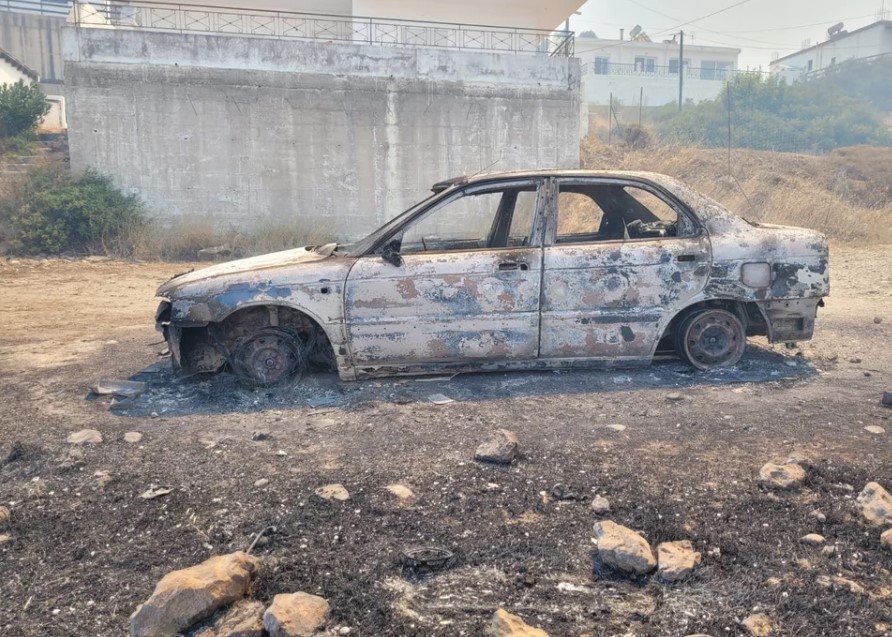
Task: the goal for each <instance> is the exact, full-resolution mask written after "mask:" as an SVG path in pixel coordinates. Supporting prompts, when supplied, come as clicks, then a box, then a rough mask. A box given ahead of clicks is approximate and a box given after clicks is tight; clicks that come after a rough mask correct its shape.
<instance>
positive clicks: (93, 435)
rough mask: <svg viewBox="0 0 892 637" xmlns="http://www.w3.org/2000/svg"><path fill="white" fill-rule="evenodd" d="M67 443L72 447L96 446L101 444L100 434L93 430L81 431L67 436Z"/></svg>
mask: <svg viewBox="0 0 892 637" xmlns="http://www.w3.org/2000/svg"><path fill="white" fill-rule="evenodd" d="M68 442H69V444H72V445H86V444H94V445H98V444H99V443H100V442H102V434H101V433H99V432H98V431H96V430H95V429H81V430H80V431H76V432H74V433H73V434H70V435H69V436H68Z"/></svg>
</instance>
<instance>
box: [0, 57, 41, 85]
mask: <svg viewBox="0 0 892 637" xmlns="http://www.w3.org/2000/svg"><path fill="white" fill-rule="evenodd" d="M19 80H22V81H23V82H25V83H30V82H39V81H40V76H39V75H38V74H37V71H35V70H33V69H31V68H29V67H27V66H25V65H24V64H22V63H21V62H19V61H18V60H17V59H15V58H14V57H12V56H11V55H10V54H9V53H7V52H6V51H4V50H3V49H0V84H15V83H16V82H18V81H19Z"/></svg>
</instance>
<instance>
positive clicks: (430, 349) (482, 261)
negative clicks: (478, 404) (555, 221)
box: [344, 179, 543, 375]
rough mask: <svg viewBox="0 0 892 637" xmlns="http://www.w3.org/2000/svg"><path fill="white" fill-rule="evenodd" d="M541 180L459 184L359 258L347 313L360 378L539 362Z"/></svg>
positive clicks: (351, 278) (350, 280)
mask: <svg viewBox="0 0 892 637" xmlns="http://www.w3.org/2000/svg"><path fill="white" fill-rule="evenodd" d="M542 182H543V180H541V179H527V180H521V181H519V180H513V181H508V182H502V183H486V184H477V185H470V186H467V187H465V188H463V189H458V190H457V191H456V192H454V193H453V194H451V195H450V196H447V197H445V198H444V199H443V200H440V201H438V202H435V203H433V204H432V205H431V206H430V207H429V208H428V209H427V210H425V211H423V212H421V213H420V214H419V215H417V216H416V217H414V218H413V219H410V220H409V221H407V222H406V224H404V225H403V226H401V227H400V228H398V229H397V230H396V231H395V232H394V233H393V234H392V235H390V236H389V237H388V238H386V239H385V240H384V241H383V242H382V243H381V244H380V245H379V246H378V247H377V248H374V249H372V250H371V251H370V253H369V254H366V255H364V256H362V257H360V258H359V259H358V260H357V262H356V263H355V265H354V266H353V268H352V269H351V271H350V273H349V275H348V277H347V283H346V287H345V294H344V312H345V317H346V327H347V334H348V343H349V353H350V356H351V357H352V360H353V362H354V365H355V367H356V370H357V373H358V374H360V375H361V374H363V373H372V372H373V371H374V369H375V368H377V367H382V366H384V367H394V366H396V367H403V368H406V369H407V370H409V369H415V370H417V369H420V368H426V367H427V368H429V367H434V366H436V365H438V364H458V365H460V366H467V367H473V366H475V365H478V364H482V363H484V362H487V361H489V362H497V361H505V360H524V359H534V358H536V356H537V354H538V348H539V309H540V308H539V303H540V285H541V272H542V270H541V268H542V248H541V245H542V243H541V236H542V229H541V226H542V225H543V224H541V223H540V222H539V219H540V215H539V213H538V210H539V202H540V200H541V198H542V197H541V195H540V187H541V184H542ZM385 257H386V258H385Z"/></svg>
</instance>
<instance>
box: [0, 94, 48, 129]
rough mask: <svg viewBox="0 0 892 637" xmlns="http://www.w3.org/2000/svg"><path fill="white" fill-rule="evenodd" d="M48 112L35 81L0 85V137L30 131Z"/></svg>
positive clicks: (44, 99)
mask: <svg viewBox="0 0 892 637" xmlns="http://www.w3.org/2000/svg"><path fill="white" fill-rule="evenodd" d="M49 112H50V106H49V104H47V103H46V97H45V96H44V94H43V91H41V90H40V87H39V86H38V85H37V84H36V83H35V82H31V83H30V84H25V82H24V81H22V80H19V81H18V82H16V83H15V84H3V85H0V137H15V136H16V135H20V134H22V133H25V132H28V131H32V130H34V129H35V128H36V127H37V123H38V122H39V121H40V120H41V118H43V116H44V115H46V114H47V113H49Z"/></svg>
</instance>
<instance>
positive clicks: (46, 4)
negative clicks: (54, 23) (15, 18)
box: [0, 0, 71, 18]
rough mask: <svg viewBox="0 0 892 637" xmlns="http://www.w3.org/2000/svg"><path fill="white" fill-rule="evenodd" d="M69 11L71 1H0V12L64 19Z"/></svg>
mask: <svg viewBox="0 0 892 637" xmlns="http://www.w3.org/2000/svg"><path fill="white" fill-rule="evenodd" d="M70 10H71V0H55V1H54V0H0V11H14V12H16V13H32V14H35V13H36V14H38V15H49V16H55V17H58V18H64V17H65V16H67V15H68V12H69V11H70Z"/></svg>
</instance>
